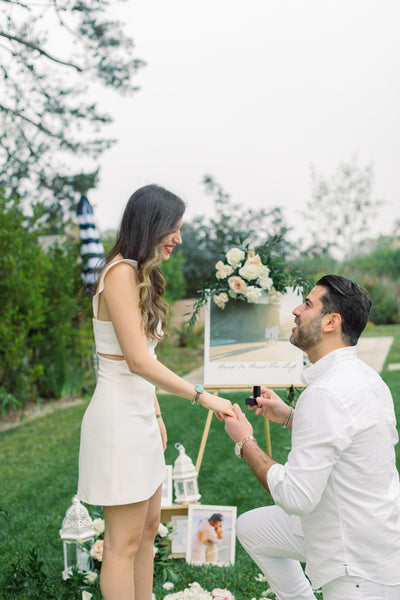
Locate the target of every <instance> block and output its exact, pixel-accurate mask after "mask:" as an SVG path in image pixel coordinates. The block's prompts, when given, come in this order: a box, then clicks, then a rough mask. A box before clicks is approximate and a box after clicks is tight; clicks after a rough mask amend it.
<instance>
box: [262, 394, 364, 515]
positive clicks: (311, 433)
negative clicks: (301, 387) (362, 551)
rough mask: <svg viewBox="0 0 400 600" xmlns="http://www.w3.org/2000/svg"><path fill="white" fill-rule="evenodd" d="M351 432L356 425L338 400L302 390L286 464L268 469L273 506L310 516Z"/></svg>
mask: <svg viewBox="0 0 400 600" xmlns="http://www.w3.org/2000/svg"><path fill="white" fill-rule="evenodd" d="M354 433H355V425H354V423H353V421H352V419H351V417H350V415H349V413H348V411H347V410H346V408H345V407H344V406H343V403H342V402H341V401H340V398H337V397H335V396H334V395H333V394H331V393H330V392H327V391H326V390H324V389H318V388H313V389H312V390H309V389H307V390H305V391H304V392H303V394H302V395H301V397H300V398H299V401H298V403H297V406H296V411H295V416H294V422H293V430H292V450H291V451H290V453H289V456H288V459H287V462H286V463H285V464H284V465H281V464H274V465H272V467H270V469H269V470H268V474H267V483H268V487H269V489H270V492H271V495H272V497H273V499H274V501H275V503H276V504H277V505H278V506H280V507H281V508H282V509H283V510H284V511H285V512H287V513H288V514H295V515H305V514H308V513H310V512H311V511H312V510H313V509H314V508H315V506H316V505H317V504H318V502H319V501H320V498H321V495H322V493H323V490H324V489H325V486H326V482H327V480H328V477H329V475H330V473H331V471H332V469H333V468H334V466H335V464H336V462H337V461H338V460H339V458H340V456H341V453H342V452H343V450H344V449H345V448H346V447H347V446H348V445H349V444H350V443H351V441H352V438H353V436H354Z"/></svg>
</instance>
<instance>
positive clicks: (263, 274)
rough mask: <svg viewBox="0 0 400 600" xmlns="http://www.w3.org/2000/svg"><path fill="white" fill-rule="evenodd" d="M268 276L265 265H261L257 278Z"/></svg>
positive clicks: (267, 269)
mask: <svg viewBox="0 0 400 600" xmlns="http://www.w3.org/2000/svg"><path fill="white" fill-rule="evenodd" d="M268 275H269V268H268V267H267V266H266V265H262V266H261V267H260V270H259V271H258V276H259V277H268Z"/></svg>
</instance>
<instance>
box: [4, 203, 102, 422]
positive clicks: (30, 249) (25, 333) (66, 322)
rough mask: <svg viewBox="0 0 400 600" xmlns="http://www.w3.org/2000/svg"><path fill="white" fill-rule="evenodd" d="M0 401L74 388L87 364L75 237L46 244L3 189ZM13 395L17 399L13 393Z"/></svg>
mask: <svg viewBox="0 0 400 600" xmlns="http://www.w3.org/2000/svg"><path fill="white" fill-rule="evenodd" d="M0 231H1V235H0V273H1V277H0V381H1V384H2V390H1V394H0V409H1V410H2V412H5V411H6V410H7V408H8V407H9V406H12V405H13V404H16V402H19V403H26V402H27V401H29V400H32V399H35V398H38V397H56V398H58V397H61V396H62V395H65V394H66V393H67V394H68V393H71V392H73V391H76V389H75V390H74V389H71V382H72V387H74V386H75V388H76V387H77V386H78V385H79V386H80V385H81V382H82V380H83V378H84V377H85V376H86V373H87V372H90V370H91V368H90V357H91V341H92V334H91V330H90V323H89V319H86V318H85V317H84V311H85V308H86V306H87V305H88V300H87V299H86V298H84V297H81V298H80V299H79V300H78V297H79V290H80V287H81V286H80V265H79V260H78V259H79V241H78V240H75V241H71V240H66V241H63V242H60V243H58V244H55V245H53V246H52V247H50V248H49V249H48V250H45V249H43V248H42V247H41V245H40V243H39V234H40V227H39V226H38V221H37V219H35V218H32V219H31V220H29V219H27V218H26V217H25V216H24V213H23V210H22V207H21V206H20V203H19V201H18V200H16V199H13V200H10V199H6V198H4V197H0ZM13 399H14V401H13Z"/></svg>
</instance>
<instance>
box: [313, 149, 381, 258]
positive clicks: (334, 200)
mask: <svg viewBox="0 0 400 600" xmlns="http://www.w3.org/2000/svg"><path fill="white" fill-rule="evenodd" d="M311 185H312V198H311V200H309V202H308V203H307V211H306V212H303V216H304V218H305V219H307V220H308V221H309V223H310V227H309V233H310V235H311V245H310V247H309V248H308V250H309V251H311V252H312V253H313V254H319V255H321V254H322V255H329V254H333V255H336V256H337V257H340V258H342V257H343V256H350V255H351V253H352V252H353V250H354V248H356V246H357V244H358V243H359V242H360V241H361V240H362V239H363V236H364V235H365V234H366V232H367V231H368V227H369V224H370V223H371V220H372V219H373V218H374V216H376V214H377V211H378V207H379V206H380V205H381V204H382V203H383V201H382V200H377V199H373V198H372V187H373V169H372V165H367V166H366V167H364V168H362V167H359V166H357V163H356V159H355V158H353V159H352V161H351V162H350V163H344V162H342V163H340V164H339V165H338V167H337V169H336V171H335V172H334V173H333V175H332V176H331V177H330V178H326V177H324V176H322V175H321V174H319V173H317V171H316V169H315V167H314V166H313V167H312V168H311Z"/></svg>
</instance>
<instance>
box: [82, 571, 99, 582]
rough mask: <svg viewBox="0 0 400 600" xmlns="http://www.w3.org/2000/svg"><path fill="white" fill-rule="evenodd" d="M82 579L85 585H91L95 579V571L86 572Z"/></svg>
mask: <svg viewBox="0 0 400 600" xmlns="http://www.w3.org/2000/svg"><path fill="white" fill-rule="evenodd" d="M84 579H85V583H93V581H95V580H96V579H97V573H96V571H86V573H85V578H84Z"/></svg>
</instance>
